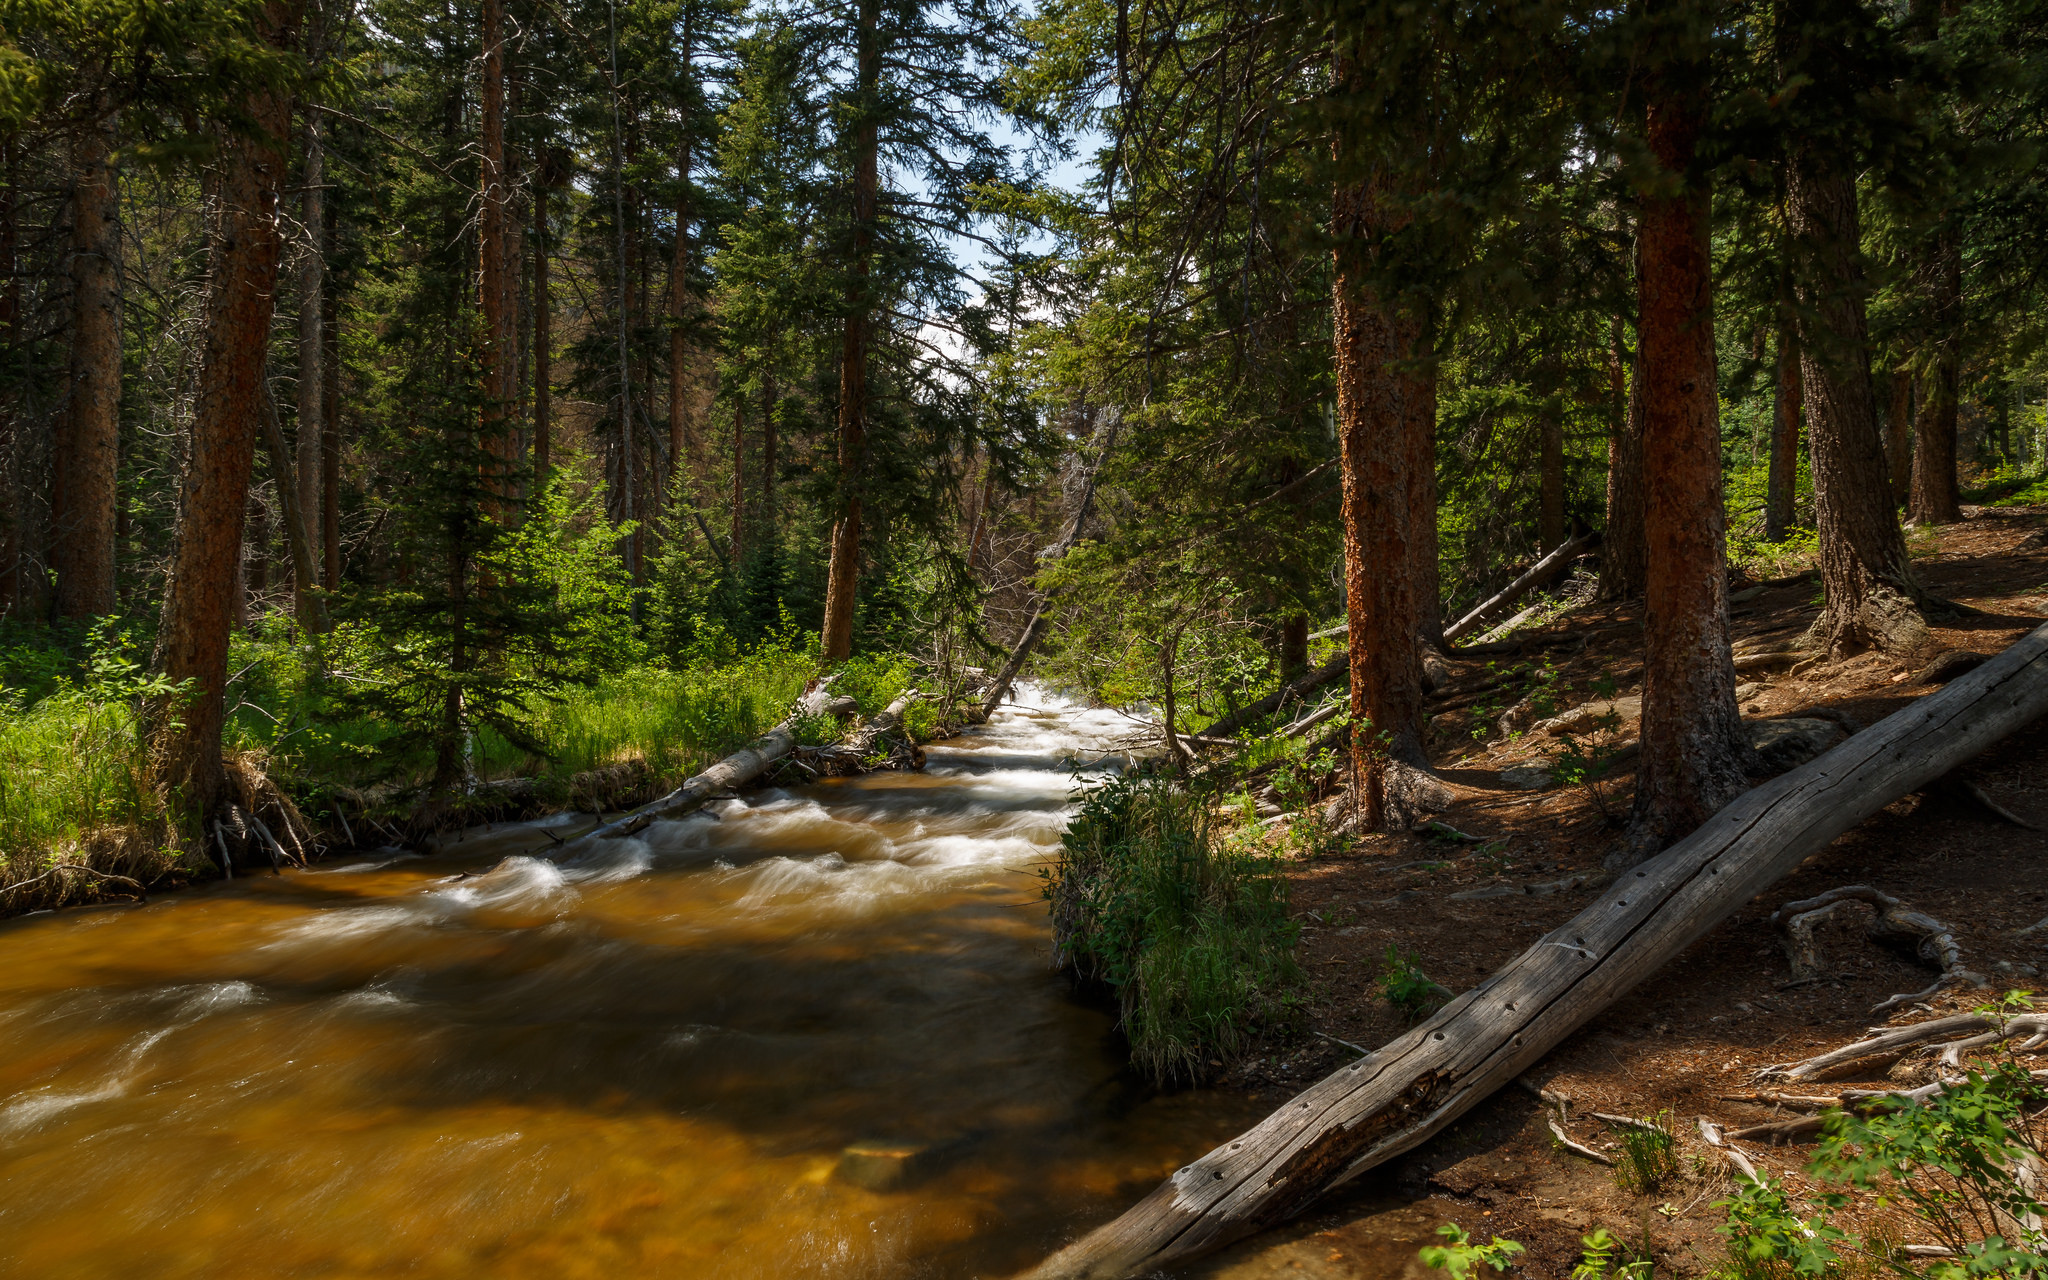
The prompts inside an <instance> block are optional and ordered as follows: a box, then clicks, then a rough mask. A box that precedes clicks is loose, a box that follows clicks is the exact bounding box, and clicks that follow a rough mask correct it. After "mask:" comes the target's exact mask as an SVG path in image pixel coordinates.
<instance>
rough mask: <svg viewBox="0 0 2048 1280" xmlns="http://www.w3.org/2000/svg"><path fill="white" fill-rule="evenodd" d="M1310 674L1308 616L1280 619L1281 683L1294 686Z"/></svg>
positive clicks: (1297, 615)
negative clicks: (1297, 681)
mask: <svg viewBox="0 0 2048 1280" xmlns="http://www.w3.org/2000/svg"><path fill="white" fill-rule="evenodd" d="M1307 673H1308V615H1307V614H1305V613H1299V612H1297V613H1290V614H1288V615H1286V616H1285V617H1283V618H1281V619H1280V683H1281V684H1283V685H1288V684H1293V683H1294V682H1295V681H1296V680H1299V679H1301V678H1302V676H1304V675H1306V674H1307Z"/></svg>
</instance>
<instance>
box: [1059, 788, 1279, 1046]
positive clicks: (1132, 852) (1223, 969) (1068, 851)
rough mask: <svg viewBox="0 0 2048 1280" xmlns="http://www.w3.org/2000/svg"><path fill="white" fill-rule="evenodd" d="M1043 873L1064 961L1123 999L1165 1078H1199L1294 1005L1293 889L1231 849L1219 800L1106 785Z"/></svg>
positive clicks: (1239, 847)
mask: <svg viewBox="0 0 2048 1280" xmlns="http://www.w3.org/2000/svg"><path fill="white" fill-rule="evenodd" d="M1043 874H1044V877H1045V887H1044V895H1045V898H1046V900H1047V901H1048V902H1049V903H1050V904H1051V908H1052V917H1053V937H1054V943H1055V947H1056V959H1057V961H1058V963H1059V964H1061V965H1062V966H1063V967H1067V968H1070V969H1072V970H1073V971H1074V972H1076V973H1077V974H1079V975H1080V976H1082V977H1084V978H1089V979H1095V980H1100V981H1102V982H1105V983H1107V984H1108V985H1109V987H1110V988H1111V989H1113V990H1114V991H1115V992H1116V994H1117V999H1118V1002H1119V1005H1120V1006H1121V1010H1122V1021H1123V1029H1124V1034H1125V1036H1126V1037H1127V1038H1128V1039H1129V1040H1130V1043H1131V1057H1132V1060H1133V1062H1134V1063H1135V1064H1136V1065H1137V1066H1138V1068H1139V1069H1140V1070H1141V1071H1143V1072H1144V1073H1145V1074H1146V1075H1148V1076H1150V1077H1151V1078H1152V1079H1153V1080H1155V1081H1157V1082H1159V1083H1162V1084H1164V1083H1169V1082H1172V1081H1174V1080H1197V1079H1200V1078H1201V1077H1203V1076H1204V1075H1207V1074H1209V1069H1210V1068H1211V1066H1212V1064H1216V1063H1226V1064H1227V1063H1229V1062H1230V1061H1233V1060H1234V1059H1236V1058H1237V1057H1239V1056H1240V1055H1241V1054H1242V1053H1243V1051H1244V1049H1245V1047H1246V1045H1247V1044H1248V1042H1249V1039H1250V1036H1251V1034H1252V1032H1253V1031H1254V1030H1255V1028H1256V1027H1257V1026H1258V1025H1259V1024H1260V1023H1262V1022H1269V1021H1275V1020H1278V1019H1281V1018H1284V1017H1285V1016H1286V1014H1287V1012H1288V1010H1289V1009H1290V1008H1291V996H1292V994H1293V990H1294V988H1295V987H1296V986H1297V984H1299V982H1300V981H1301V977H1302V974H1301V968H1300V966H1299V964H1298V963H1297V962H1296V961H1295V958H1294V943H1295V940H1296V938H1297V936H1298V934H1299V929H1298V927H1297V926H1296V925H1295V924H1294V922H1293V921H1292V920H1291V919H1289V917H1288V909H1287V882H1286V880H1285V878H1284V877H1283V876H1282V875H1281V872H1280V867H1279V864H1278V861H1277V860H1276V859H1274V858H1272V857H1270V856H1269V855H1266V854H1263V853H1261V852H1259V851H1258V850H1257V849H1256V847H1254V846H1252V845H1249V844H1239V843H1234V842H1231V841H1229V840H1226V839H1224V838H1222V836H1221V834H1220V833H1219V832H1218V831H1217V830H1216V828H1215V826H1214V822H1213V818H1212V812H1211V806H1210V804H1209V801H1208V799H1207V797H1205V796H1202V795H1200V794H1198V793H1196V792H1191V791H1190V790H1188V789H1187V788H1186V787H1185V786H1183V785H1181V784H1179V783H1177V782H1175V781H1174V780H1172V779H1170V778H1167V777H1164V776H1160V775H1150V774H1132V775H1128V776H1125V777H1122V778H1119V779H1116V780H1114V781H1111V782H1108V783H1105V784H1104V785H1102V786H1100V787H1097V788H1095V789H1094V790H1092V791H1089V792H1087V793H1086V795H1085V796H1084V798H1083V800H1082V803H1081V809H1080V812H1079V813H1078V814H1076V815H1075V817H1074V820H1073V822H1072V823H1071V824H1070V825H1069V826H1068V829H1067V833H1066V835H1065V836H1064V837H1063V838H1062V841H1061V850H1060V854H1059V857H1058V859H1057V860H1056V861H1055V862H1054V864H1053V865H1052V866H1051V867H1050V868H1048V869H1047V870H1046V871H1045V872H1044V873H1043Z"/></svg>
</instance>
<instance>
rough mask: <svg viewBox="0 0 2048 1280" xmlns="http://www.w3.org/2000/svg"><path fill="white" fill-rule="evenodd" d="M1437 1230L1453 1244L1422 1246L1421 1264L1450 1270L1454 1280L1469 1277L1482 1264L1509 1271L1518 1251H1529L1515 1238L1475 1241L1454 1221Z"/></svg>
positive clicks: (1432, 1269)
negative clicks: (1483, 1242)
mask: <svg viewBox="0 0 2048 1280" xmlns="http://www.w3.org/2000/svg"><path fill="white" fill-rule="evenodd" d="M1436 1233H1437V1234H1438V1235H1440V1236H1442V1237H1444V1238H1445V1239H1446V1240H1448V1241H1449V1242H1450V1243H1448V1244H1429V1245H1424V1246H1423V1247H1422V1249H1421V1252H1420V1256H1421V1258H1422V1265H1423V1266H1425V1267H1428V1268H1429V1269H1430V1270H1431V1271H1444V1272H1448V1273H1450V1276H1451V1280H1467V1278H1468V1277H1469V1276H1471V1274H1472V1272H1473V1271H1474V1270H1475V1269H1476V1268H1478V1267H1480V1266H1482V1265H1483V1266H1488V1267H1492V1268H1493V1269H1494V1270H1495V1271H1506V1270H1507V1269H1508V1268H1509V1267H1512V1266H1513V1265H1515V1264H1514V1257H1515V1255H1516V1254H1518V1253H1523V1252H1526V1250H1525V1249H1524V1248H1523V1246H1521V1245H1520V1244H1517V1243H1516V1242H1515V1241H1513V1240H1503V1239H1501V1238H1500V1237H1499V1236H1495V1237H1494V1238H1493V1239H1492V1240H1490V1241H1488V1242H1487V1243H1485V1244H1473V1243H1472V1237H1471V1236H1469V1235H1467V1234H1466V1232H1465V1228H1463V1227H1461V1226H1459V1225H1458V1224H1457V1223H1455V1222H1446V1223H1445V1224H1444V1225H1442V1226H1440V1227H1438V1228H1437V1229H1436Z"/></svg>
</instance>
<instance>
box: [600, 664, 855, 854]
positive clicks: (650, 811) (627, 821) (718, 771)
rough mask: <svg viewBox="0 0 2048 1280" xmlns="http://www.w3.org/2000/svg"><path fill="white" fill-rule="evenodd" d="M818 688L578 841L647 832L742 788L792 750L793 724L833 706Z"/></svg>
mask: <svg viewBox="0 0 2048 1280" xmlns="http://www.w3.org/2000/svg"><path fill="white" fill-rule="evenodd" d="M829 683H830V682H829V681H828V682H826V683H821V684H820V685H819V686H818V687H817V688H815V689H813V690H811V691H810V692H809V693H807V694H805V695H804V696H803V697H801V698H799V699H798V700H797V704H796V710H795V711H793V712H792V713H790V716H789V718H788V719H786V720H784V721H783V722H782V723H781V724H778V725H776V726H775V727H774V728H773V729H770V730H769V731H768V732H766V733H764V734H762V735H761V736H760V737H758V738H756V739H754V740H753V741H752V742H750V743H748V744H747V745H746V746H744V747H741V748H740V749H739V750H738V751H735V752H733V753H732V754H731V755H729V756H727V757H726V758H725V759H723V760H720V761H719V762H718V763H717V764H714V765H712V766H711V767H710V768H709V769H706V770H705V771H704V772H702V773H700V774H698V775H697V776H696V777H694V778H690V779H688V780H687V781H685V782H684V783H683V785H682V786H680V787H677V788H676V789H675V790H674V791H671V792H669V793H668V794H667V795H665V796H663V797H662V798H661V799H659V800H654V801H650V802H648V803H647V804H643V805H641V806H640V807H639V808H638V809H635V810H633V812H631V813H629V814H627V815H626V816H625V817H623V818H618V819H615V820H613V821H611V822H607V823H604V824H603V825H601V826H598V827H595V828H593V829H592V830H591V831H590V832H589V833H588V834H586V835H585V836H584V837H583V839H584V840H616V839H618V838H619V837H620V836H630V835H634V834H637V833H638V832H641V831H644V830H646V829H647V826H648V824H649V823H652V822H653V821H655V820H656V819H657V818H680V817H682V816H683V815H684V814H686V813H689V812H690V811H691V810H693V809H697V808H699V807H701V806H703V805H704V804H706V803H708V802H709V801H711V800H714V799H716V798H717V797H719V796H721V795H724V794H725V793H726V792H728V791H732V790H734V789H736V788H739V787H743V786H745V785H747V784H748V783H749V782H752V781H753V780H754V779H756V778H758V777H760V776H761V775H762V774H764V773H766V772H767V771H768V766H769V765H771V764H774V763H775V762H776V761H777V760H780V759H782V757H784V756H786V755H788V754H789V753H790V751H791V750H792V749H794V748H795V746H796V722H797V721H798V720H799V719H802V718H804V717H806V716H818V715H824V714H825V713H826V712H827V711H828V710H829V709H830V708H831V707H832V705H833V703H834V702H835V701H836V699H835V698H833V696H832V692H831V690H830V689H829V688H828V687H827V685H828V684H829Z"/></svg>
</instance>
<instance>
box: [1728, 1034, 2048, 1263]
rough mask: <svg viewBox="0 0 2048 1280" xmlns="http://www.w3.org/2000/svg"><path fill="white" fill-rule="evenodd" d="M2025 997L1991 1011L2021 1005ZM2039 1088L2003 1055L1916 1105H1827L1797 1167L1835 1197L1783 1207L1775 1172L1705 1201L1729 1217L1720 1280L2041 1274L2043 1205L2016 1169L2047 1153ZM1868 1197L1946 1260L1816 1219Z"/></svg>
mask: <svg viewBox="0 0 2048 1280" xmlns="http://www.w3.org/2000/svg"><path fill="white" fill-rule="evenodd" d="M2025 1004H2026V1001H2025V997H2024V996H2023V995H2016V996H2012V997H2008V998H2007V1001H2006V1002H2005V1004H2004V1005H2002V1006H1996V1007H1994V1011H1996V1010H1999V1009H2004V1010H2009V1009H2013V1008H2018V1007H2025ZM2044 1102H2048V1084H2044V1082H2042V1081H2041V1080H2038V1079H2036V1078H2034V1077H2033V1076H2032V1075H2031V1074H2029V1072H2028V1071H2027V1070H2026V1069H2025V1068H2024V1067H2023V1066H2021V1065H2020V1064H2019V1063H2017V1062H2016V1061H2014V1060H2012V1059H2011V1058H2007V1059H2006V1060H2004V1061H2001V1062H1997V1063H1994V1064H1990V1065H1988V1066H1986V1065H1983V1064H1976V1065H1973V1067H1972V1069H1971V1071H1970V1072H1969V1074H1968V1075H1967V1077H1965V1078H1964V1079H1963V1080H1961V1081H1959V1082H1957V1083H1954V1084H1951V1085H1950V1086H1949V1087H1948V1088H1946V1089H1944V1090H1942V1091H1940V1092H1938V1093H1936V1094H1934V1095H1933V1096H1931V1097H1929V1098H1927V1099H1926V1100H1925V1101H1922V1102H1913V1103H1906V1102H1901V1101H1899V1100H1896V1099H1888V1100H1884V1101H1883V1102H1881V1103H1879V1104H1878V1107H1877V1109H1876V1110H1875V1112H1874V1113H1873V1114H1869V1115H1858V1114H1853V1113H1849V1112H1842V1111H1831V1112H1829V1113H1828V1115H1827V1118H1826V1127H1825V1129H1824V1130H1823V1138H1822V1140H1821V1144H1820V1146H1819V1148H1818V1149H1817V1150H1816V1151H1815V1153H1814V1157H1813V1160H1812V1162H1811V1164H1810V1165H1809V1166H1808V1168H1807V1172H1808V1173H1809V1174H1810V1175H1811V1176H1812V1177H1813V1178H1814V1179H1815V1180H1816V1181H1818V1182H1822V1183H1827V1184H1832V1185H1834V1186H1837V1187H1840V1188H1842V1190H1841V1191H1835V1192H1828V1193H1825V1194H1822V1195H1820V1196H1817V1197H1815V1198H1814V1199H1813V1200H1812V1201H1810V1202H1808V1203H1805V1204H1803V1205H1795V1204H1794V1203H1793V1202H1792V1200H1791V1197H1790V1196H1789V1195H1787V1193H1786V1191H1785V1188H1784V1186H1783V1184H1781V1183H1779V1182H1778V1181H1776V1180H1775V1179H1768V1178H1767V1179H1764V1180H1761V1181H1750V1180H1744V1181H1743V1182H1741V1183H1740V1184H1739V1185H1738V1187H1737V1190H1736V1193H1735V1194H1734V1195H1733V1196H1731V1197H1730V1198H1729V1199H1727V1200H1724V1201H1721V1202H1720V1204H1719V1205H1718V1206H1717V1207H1719V1208H1723V1209H1725V1210H1726V1211H1727V1214H1728V1219H1727V1222H1726V1224H1725V1225H1723V1226H1722V1227H1721V1228H1719V1230H1720V1232H1721V1234H1722V1236H1723V1237H1724V1238H1725V1239H1726V1240H1727V1241H1728V1252H1729V1256H1728V1260H1727V1262H1726V1263H1725V1264H1724V1265H1723V1267H1722V1269H1721V1270H1720V1271H1719V1272H1718V1275H1719V1276H1720V1277H1721V1278H1722V1280H1778V1278H1779V1277H1787V1278H1789V1277H1794V1276H1834V1275H1851V1274H1881V1275H1893V1276H1913V1277H1925V1280H1965V1277H2003V1278H2005V1280H2036V1278H2038V1277H2040V1276H2043V1275H2048V1234H2044V1232H2043V1231H2042V1229H2041V1227H2040V1225H2039V1224H2040V1222H2041V1218H2042V1216H2043V1215H2048V1204H2044V1203H2043V1201H2042V1195H2043V1191H2042V1188H2041V1187H2040V1186H2039V1185H2029V1184H2028V1183H2027V1182H2025V1181H2023V1180H2022V1179H2021V1177H2020V1176H2019V1173H2018V1171H2019V1170H2021V1169H2023V1168H2025V1169H2034V1170H2038V1169H2040V1168H2041V1167H2042V1160H2043V1156H2044V1154H2048V1123H2044V1119H2048V1113H2044V1109H2043V1106H2042V1104H2043V1103H2044ZM1851 1192H1863V1193H1869V1194H1872V1195H1874V1196H1876V1197H1877V1202H1878V1204H1879V1205H1891V1206H1897V1207H1898V1208H1900V1209H1903V1210H1904V1211H1905V1212H1906V1213H1908V1214H1910V1215H1911V1217H1912V1218H1913V1219H1914V1221H1915V1224H1916V1225H1915V1227H1914V1229H1913V1232H1912V1234H1913V1235H1914V1236H1915V1237H1919V1238H1920V1239H1923V1240H1924V1239H1926V1238H1927V1237H1932V1240H1931V1243H1934V1244H1939V1245H1942V1246H1944V1247H1946V1248H1947V1249H1949V1250H1950V1252H1951V1256H1950V1257H1947V1258H1936V1259H1931V1260H1930V1259H1918V1258H1911V1257H1908V1256H1906V1255H1905V1254H1904V1253H1903V1251H1901V1250H1898V1249H1896V1248H1895V1247H1894V1245H1893V1244H1892V1242H1890V1241H1889V1240H1886V1239H1883V1238H1876V1237H1872V1238H1864V1237H1858V1236H1855V1235H1852V1234H1850V1233H1849V1232H1847V1231H1844V1230H1842V1229H1841V1228H1839V1227H1836V1226H1833V1225H1832V1224H1830V1222H1829V1221H1828V1219H1829V1217H1830V1216H1831V1215H1832V1214H1834V1213H1836V1212H1837V1211H1839V1210H1841V1209H1843V1208H1845V1207H1847V1206H1848V1205H1849V1204H1850V1203H1851V1196H1850V1194H1848V1193H1851Z"/></svg>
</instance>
